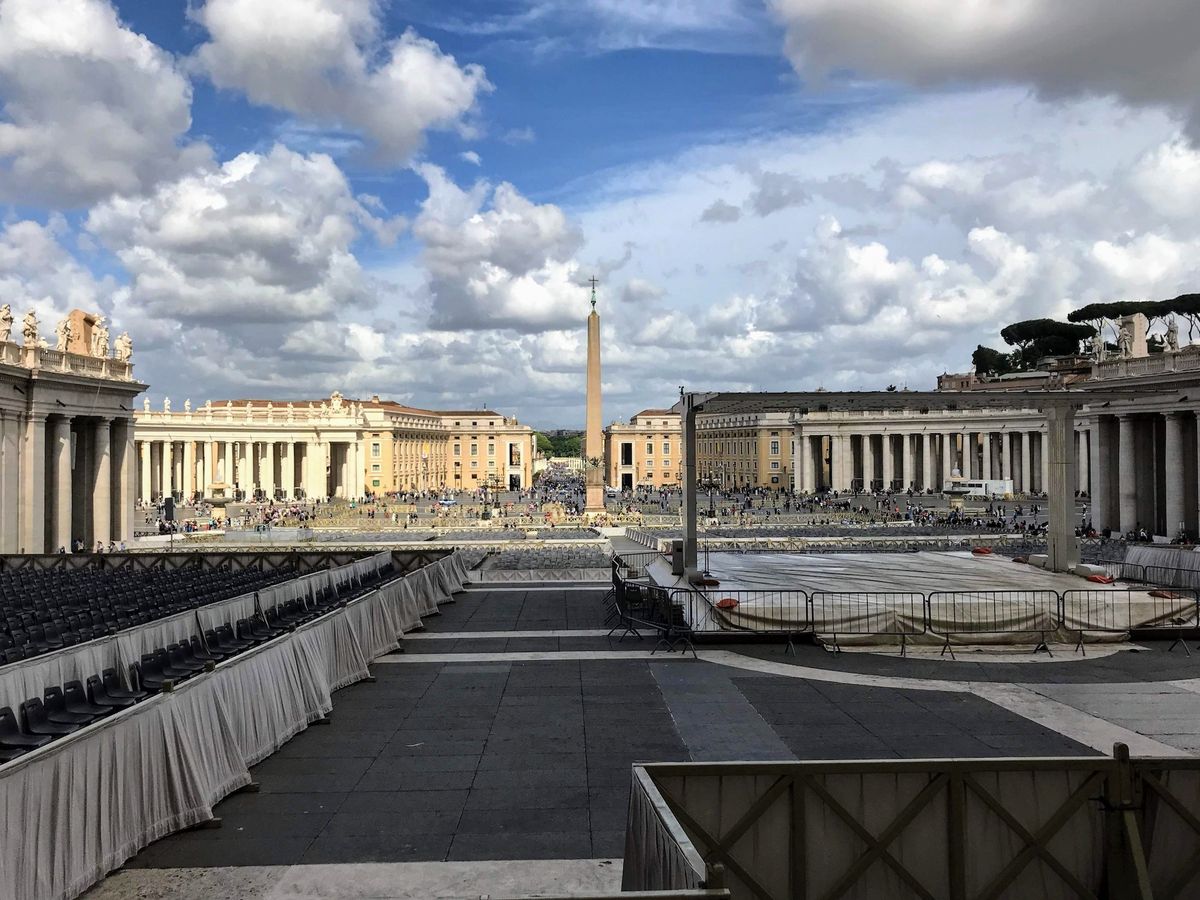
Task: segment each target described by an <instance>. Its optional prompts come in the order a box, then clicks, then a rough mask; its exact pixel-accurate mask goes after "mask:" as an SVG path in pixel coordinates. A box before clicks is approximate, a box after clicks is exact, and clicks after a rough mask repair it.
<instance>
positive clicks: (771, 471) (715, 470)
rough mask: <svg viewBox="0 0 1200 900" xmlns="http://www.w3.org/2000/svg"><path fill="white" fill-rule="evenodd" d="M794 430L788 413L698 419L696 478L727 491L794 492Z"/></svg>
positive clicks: (702, 417) (702, 482)
mask: <svg viewBox="0 0 1200 900" xmlns="http://www.w3.org/2000/svg"><path fill="white" fill-rule="evenodd" d="M792 431H793V429H792V425H791V423H790V422H789V421H788V416H787V414H786V413H760V414H744V415H737V416H711V415H710V416H704V415H701V416H698V417H697V420H696V478H697V479H698V480H699V481H700V483H701V484H708V483H711V484H715V485H717V486H718V487H720V488H723V489H731V488H737V489H739V490H740V489H744V488H748V487H750V488H755V487H765V488H786V489H790V488H791V487H792Z"/></svg>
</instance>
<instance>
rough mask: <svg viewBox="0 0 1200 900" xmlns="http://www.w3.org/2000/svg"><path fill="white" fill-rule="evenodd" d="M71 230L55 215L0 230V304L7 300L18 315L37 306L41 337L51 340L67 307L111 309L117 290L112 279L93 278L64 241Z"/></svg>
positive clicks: (24, 221)
mask: <svg viewBox="0 0 1200 900" xmlns="http://www.w3.org/2000/svg"><path fill="white" fill-rule="evenodd" d="M69 237H70V233H69V229H68V228H67V225H66V223H65V222H64V221H63V220H62V219H61V218H58V217H52V218H51V219H50V221H49V222H48V223H47V224H45V225H42V224H40V223H38V222H34V221H31V220H29V219H22V220H19V221H15V222H10V223H9V224H7V225H5V226H4V228H3V230H0V304H4V303H7V304H9V305H10V306H11V307H12V309H13V316H14V318H16V319H17V324H16V325H15V326H14V329H13V333H14V335H15V334H17V333H18V332H19V330H20V318H21V316H22V315H23V314H24V313H25V312H26V311H27V310H30V309H33V310H36V312H37V314H38V318H39V320H40V322H41V333H42V336H43V337H46V338H47V339H50V336H51V335H52V333H53V329H54V324H55V321H56V320H57V319H58V318H59V317H61V316H64V315H66V314H67V313H68V312H70V311H71V310H72V309H76V308H79V309H86V310H101V311H104V312H106V313H107V312H111V303H110V296H111V295H112V293H113V292H114V291H115V290H116V285H115V283H114V282H113V280H112V279H111V278H97V277H96V276H95V275H93V274H92V272H91V271H90V270H89V269H88V268H87V267H86V266H85V265H83V264H82V263H80V262H79V260H78V259H77V258H76V257H75V255H74V254H73V253H71V251H70V250H68V249H67V247H66V246H64V243H63V242H64V241H66V240H69Z"/></svg>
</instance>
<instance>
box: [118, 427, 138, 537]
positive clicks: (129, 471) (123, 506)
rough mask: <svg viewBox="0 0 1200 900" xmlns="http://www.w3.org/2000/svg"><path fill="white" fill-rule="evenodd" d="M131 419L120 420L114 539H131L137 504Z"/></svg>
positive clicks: (135, 465) (135, 466) (135, 461)
mask: <svg viewBox="0 0 1200 900" xmlns="http://www.w3.org/2000/svg"><path fill="white" fill-rule="evenodd" d="M134 434H135V432H134V428H133V419H122V420H121V438H122V440H121V448H122V449H121V467H120V468H119V469H118V470H117V472H118V475H119V481H118V483H119V484H120V486H121V493H120V495H119V496H120V500H119V501H118V502H119V506H118V508H117V510H116V518H115V519H114V521H115V522H116V526H117V534H116V539H117V540H120V541H130V540H133V508H134V506H135V505H136V504H137V487H138V482H137V456H136V454H135V453H134V448H135V441H134Z"/></svg>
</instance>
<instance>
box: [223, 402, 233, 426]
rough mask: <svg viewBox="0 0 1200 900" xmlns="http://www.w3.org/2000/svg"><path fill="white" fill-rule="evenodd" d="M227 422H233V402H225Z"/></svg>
mask: <svg viewBox="0 0 1200 900" xmlns="http://www.w3.org/2000/svg"><path fill="white" fill-rule="evenodd" d="M225 421H226V422H232V421H233V401H232V400H226V401H225Z"/></svg>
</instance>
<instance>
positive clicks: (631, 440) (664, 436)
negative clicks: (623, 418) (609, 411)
mask: <svg viewBox="0 0 1200 900" xmlns="http://www.w3.org/2000/svg"><path fill="white" fill-rule="evenodd" d="M681 434H682V432H681V429H680V420H679V414H678V413H673V412H671V411H670V410H666V409H644V410H642V411H641V412H640V413H638V414H637V415H635V416H633V417H631V418H630V420H629V422H628V424H625V423H621V422H614V423H613V424H612V425H609V426H608V428H606V429H605V430H604V458H605V472H606V473H607V480H608V484H609V485H610V486H612V487H615V488H620V489H621V490H632V489H633V488H635V487H668V486H673V485H678V484H679V483H680V481H681V480H682V469H683V450H682V445H681V440H682V438H681Z"/></svg>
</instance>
